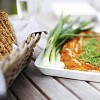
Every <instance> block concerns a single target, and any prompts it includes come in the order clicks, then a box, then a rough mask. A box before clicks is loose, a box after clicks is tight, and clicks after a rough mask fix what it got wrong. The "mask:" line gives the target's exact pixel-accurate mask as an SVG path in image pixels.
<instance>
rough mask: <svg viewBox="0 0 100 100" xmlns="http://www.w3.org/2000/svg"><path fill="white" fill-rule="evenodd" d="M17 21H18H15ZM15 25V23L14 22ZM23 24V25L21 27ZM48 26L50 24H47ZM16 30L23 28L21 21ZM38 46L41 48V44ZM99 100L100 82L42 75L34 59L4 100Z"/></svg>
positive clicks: (24, 26)
mask: <svg viewBox="0 0 100 100" xmlns="http://www.w3.org/2000/svg"><path fill="white" fill-rule="evenodd" d="M17 23H19V21H18V22H17ZM46 24H47V23H45V26H46ZM14 25H15V24H14ZM22 26H23V27H22ZM49 26H50V24H49ZM17 27H18V25H15V26H14V28H15V30H16V31H20V30H21V27H22V29H25V28H26V27H27V25H24V23H21V25H19V27H20V29H19V30H17ZM38 48H39V49H40V51H41V50H42V48H41V46H40V47H39V45H38ZM51 99H52V100H99V99H100V83H95V82H87V81H80V80H73V79H64V78H58V77H51V76H46V75H43V74H42V73H41V72H40V71H39V70H38V69H37V68H36V67H35V66H34V61H31V63H30V64H29V65H28V66H27V67H26V68H25V69H24V70H23V71H22V72H21V73H20V74H19V76H18V77H17V79H16V80H15V81H14V83H13V85H12V86H11V88H9V90H8V94H7V98H6V100H51Z"/></svg>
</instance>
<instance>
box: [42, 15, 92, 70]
mask: <svg viewBox="0 0 100 100" xmlns="http://www.w3.org/2000/svg"><path fill="white" fill-rule="evenodd" d="M69 18H70V16H65V17H64V18H63V16H62V15H61V17H60V20H59V22H58V24H57V25H56V26H55V28H54V29H53V30H52V31H51V32H50V34H49V37H48V40H47V45H46V48H45V50H44V54H43V58H42V61H41V64H42V65H43V66H45V67H53V68H56V66H57V65H58V63H59V64H60V65H61V66H64V64H63V63H62V62H60V58H59V55H60V50H61V48H62V46H63V45H64V43H65V42H66V41H68V40H69V39H71V38H72V37H75V35H74V34H77V33H78V32H80V31H83V30H90V29H91V27H89V28H86V26H88V25H89V24H90V22H83V23H80V24H79V26H78V27H76V28H74V29H73V26H74V25H76V24H77V23H78V21H79V17H78V18H77V19H76V20H75V21H73V22H70V23H69V24H68V21H69ZM60 65H59V66H60Z"/></svg>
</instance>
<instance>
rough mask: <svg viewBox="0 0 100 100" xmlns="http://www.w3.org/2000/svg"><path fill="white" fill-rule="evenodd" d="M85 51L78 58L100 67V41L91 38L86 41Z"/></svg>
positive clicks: (83, 47) (83, 48)
mask: <svg viewBox="0 0 100 100" xmlns="http://www.w3.org/2000/svg"><path fill="white" fill-rule="evenodd" d="M82 50H83V52H82V53H81V54H80V55H79V56H78V59H80V60H83V61H85V62H88V63H90V64H91V65H94V66H98V67H100V41H99V40H97V39H95V38H91V39H89V40H87V41H85V42H84V44H83V46H82Z"/></svg>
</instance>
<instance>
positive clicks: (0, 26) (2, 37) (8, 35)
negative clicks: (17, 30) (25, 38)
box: [0, 11, 16, 60]
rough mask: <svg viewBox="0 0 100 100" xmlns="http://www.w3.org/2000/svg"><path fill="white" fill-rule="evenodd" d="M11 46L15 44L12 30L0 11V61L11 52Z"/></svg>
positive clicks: (4, 13)
mask: <svg viewBox="0 0 100 100" xmlns="http://www.w3.org/2000/svg"><path fill="white" fill-rule="evenodd" d="M12 44H16V37H15V34H14V29H13V27H12V25H11V23H10V21H9V19H8V15H7V13H6V12H4V11H0V60H1V59H2V58H3V57H4V56H5V55H7V54H9V53H10V52H11V50H12Z"/></svg>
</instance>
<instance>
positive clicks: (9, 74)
mask: <svg viewBox="0 0 100 100" xmlns="http://www.w3.org/2000/svg"><path fill="white" fill-rule="evenodd" d="M41 33H42V32H35V33H32V34H31V35H30V36H28V38H27V39H26V41H24V42H23V43H22V44H21V45H20V46H18V48H17V49H16V50H14V51H13V52H12V53H11V54H10V55H8V56H6V57H4V59H3V60H2V63H1V69H2V71H3V74H4V77H5V80H6V84H7V87H10V86H11V84H12V83H13V81H14V80H15V78H16V77H17V76H18V74H19V73H20V72H21V71H22V69H23V68H24V67H25V66H26V65H27V64H28V63H29V62H30V60H31V56H32V52H33V48H34V47H35V46H36V44H37V42H38V41H39V39H40V36H41Z"/></svg>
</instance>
